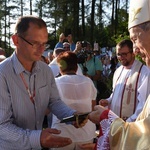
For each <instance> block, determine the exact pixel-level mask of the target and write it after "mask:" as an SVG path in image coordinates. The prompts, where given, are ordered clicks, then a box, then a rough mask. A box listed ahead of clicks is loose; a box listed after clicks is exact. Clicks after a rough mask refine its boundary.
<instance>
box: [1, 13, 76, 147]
mask: <svg viewBox="0 0 150 150" xmlns="http://www.w3.org/2000/svg"><path fill="white" fill-rule="evenodd" d="M12 40H13V43H14V45H15V46H16V49H15V51H14V53H13V54H12V56H11V57H9V58H7V59H6V61H4V62H2V63H1V64H0V85H1V90H0V149H1V150H8V149H9V150H25V149H26V150H31V149H34V150H37V149H38V150H39V149H41V148H49V147H50V148H51V147H55V148H56V147H57V148H58V147H64V146H66V145H69V144H70V143H72V141H71V139H70V138H66V137H60V136H59V133H60V131H59V130H57V129H50V128H47V129H45V130H42V124H43V120H44V116H45V114H46V110H47V108H48V109H50V111H51V112H52V113H54V114H55V115H56V116H57V117H58V118H59V119H60V120H61V119H63V118H64V117H68V116H70V115H73V114H74V113H75V112H76V111H75V110H72V109H71V108H69V107H68V106H67V105H66V104H65V103H64V102H62V101H61V99H60V97H59V93H58V90H57V87H56V84H55V80H54V77H53V74H52V71H51V69H50V68H49V67H48V65H47V64H45V63H43V62H42V61H40V59H41V55H42V54H43V52H44V50H45V49H46V47H47V46H48V45H47V41H48V32H47V27H46V23H45V22H44V21H43V20H42V19H40V18H38V17H34V16H24V17H21V18H19V19H18V21H17V23H16V27H15V33H14V35H13V36H12Z"/></svg>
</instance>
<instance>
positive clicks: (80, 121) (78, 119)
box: [72, 113, 88, 128]
mask: <svg viewBox="0 0 150 150" xmlns="http://www.w3.org/2000/svg"><path fill="white" fill-rule="evenodd" d="M80 114H81V113H80ZM74 115H75V116H76V121H74V122H73V123H72V124H73V125H74V127H76V128H82V127H83V126H85V124H86V123H87V122H88V115H87V116H84V117H80V116H78V113H75V114H74Z"/></svg>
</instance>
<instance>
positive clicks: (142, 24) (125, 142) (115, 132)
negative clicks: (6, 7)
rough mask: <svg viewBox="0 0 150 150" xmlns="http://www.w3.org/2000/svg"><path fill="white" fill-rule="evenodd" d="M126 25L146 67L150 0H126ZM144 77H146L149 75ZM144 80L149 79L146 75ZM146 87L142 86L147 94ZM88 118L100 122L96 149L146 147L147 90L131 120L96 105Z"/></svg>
mask: <svg viewBox="0 0 150 150" xmlns="http://www.w3.org/2000/svg"><path fill="white" fill-rule="evenodd" d="M128 28H129V32H130V38H131V40H132V42H133V44H134V48H135V50H138V51H139V52H140V54H141V56H142V58H143V60H145V62H146V64H147V65H148V66H149V67H150V42H149V41H150V0H141V1H138V2H137V1H135V0H131V1H130V11H129V25H128ZM147 78H150V75H149V76H147ZM148 81H149V82H150V79H149V80H148ZM149 89H150V88H148V89H145V90H147V92H148V94H149V93H150V90H149ZM89 119H90V120H91V121H93V122H94V123H97V124H100V125H101V129H100V137H99V139H98V142H97V146H96V149H98V150H102V149H107V150H108V149H111V150H142V149H150V128H149V126H150V94H149V96H148V98H147V101H146V103H145V106H144V108H143V111H142V112H141V114H140V115H139V116H138V118H137V120H136V121H135V122H132V123H128V122H124V121H123V120H122V119H120V118H119V117H118V116H117V115H115V114H114V113H113V112H112V111H110V110H107V109H106V108H104V107H102V106H100V105H99V106H96V107H95V111H93V112H92V113H90V114H89Z"/></svg>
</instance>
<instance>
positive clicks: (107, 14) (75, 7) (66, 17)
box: [0, 0, 128, 55]
mask: <svg viewBox="0 0 150 150" xmlns="http://www.w3.org/2000/svg"><path fill="white" fill-rule="evenodd" d="M22 15H36V16H40V17H41V18H43V19H44V20H45V21H46V23H47V26H48V32H49V42H50V44H51V48H52V49H53V48H54V45H55V44H56V42H57V41H58V38H59V34H60V33H62V32H65V30H66V29H71V33H72V34H73V38H74V42H76V41H78V40H86V41H89V42H90V43H91V44H93V43H94V41H96V42H98V43H99V45H100V47H104V46H115V45H116V43H117V42H118V41H119V40H120V39H123V38H126V37H128V29H127V22H128V0H73V1H70V0H26V1H23V0H0V37H1V38H0V46H1V47H3V48H4V49H5V50H6V53H7V55H10V54H11V53H12V44H11V41H10V37H11V35H12V29H11V28H12V26H13V25H14V24H15V21H16V20H17V18H18V17H19V16H22Z"/></svg>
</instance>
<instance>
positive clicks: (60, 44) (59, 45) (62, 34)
mask: <svg viewBox="0 0 150 150" xmlns="http://www.w3.org/2000/svg"><path fill="white" fill-rule="evenodd" d="M65 38H66V37H65V35H64V33H61V34H60V36H59V42H58V43H57V44H56V45H55V48H63V41H64V39H65Z"/></svg>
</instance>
